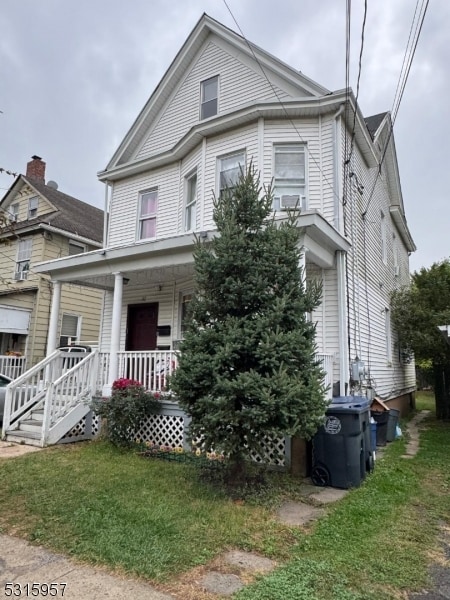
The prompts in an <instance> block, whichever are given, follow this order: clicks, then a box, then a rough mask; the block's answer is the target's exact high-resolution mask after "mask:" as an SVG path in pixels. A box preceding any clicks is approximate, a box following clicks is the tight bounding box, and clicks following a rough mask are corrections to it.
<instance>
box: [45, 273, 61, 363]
mask: <svg viewBox="0 0 450 600" xmlns="http://www.w3.org/2000/svg"><path fill="white" fill-rule="evenodd" d="M52 283H53V295H52V306H51V309H50V322H49V324H48V339H47V356H49V354H51V353H52V352H54V351H55V350H56V346H57V344H56V341H57V335H58V319H59V309H60V306H61V282H60V281H53V282H52Z"/></svg>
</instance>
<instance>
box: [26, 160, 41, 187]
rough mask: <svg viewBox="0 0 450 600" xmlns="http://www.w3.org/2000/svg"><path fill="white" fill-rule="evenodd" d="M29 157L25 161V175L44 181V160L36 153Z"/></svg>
mask: <svg viewBox="0 0 450 600" xmlns="http://www.w3.org/2000/svg"><path fill="white" fill-rule="evenodd" d="M31 159H32V160H30V162H29V163H27V177H29V178H30V179H36V181H40V182H41V183H45V162H44V161H43V160H42V158H41V157H40V156H36V155H34V156H32V157H31Z"/></svg>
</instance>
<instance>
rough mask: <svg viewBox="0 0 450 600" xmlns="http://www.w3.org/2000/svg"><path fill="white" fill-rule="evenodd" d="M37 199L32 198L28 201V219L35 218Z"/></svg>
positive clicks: (35, 197)
mask: <svg viewBox="0 0 450 600" xmlns="http://www.w3.org/2000/svg"><path fill="white" fill-rule="evenodd" d="M38 204H39V198H38V197H37V196H33V197H32V198H30V199H29V200H28V218H29V219H34V217H37V211H38Z"/></svg>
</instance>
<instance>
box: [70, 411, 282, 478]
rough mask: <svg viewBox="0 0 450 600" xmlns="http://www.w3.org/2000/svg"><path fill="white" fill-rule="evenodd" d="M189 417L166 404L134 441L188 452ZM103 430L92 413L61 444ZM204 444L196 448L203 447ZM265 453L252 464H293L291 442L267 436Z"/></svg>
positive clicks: (93, 435) (257, 456)
mask: <svg viewBox="0 0 450 600" xmlns="http://www.w3.org/2000/svg"><path fill="white" fill-rule="evenodd" d="M188 426H189V417H188V416H187V415H186V413H185V412H184V411H183V410H182V409H181V408H179V406H178V405H177V404H176V403H175V402H170V403H169V402H167V403H164V404H163V406H162V410H161V412H160V413H159V414H156V415H150V416H148V417H146V418H145V419H144V420H143V421H142V422H141V424H140V426H139V428H138V429H137V431H136V433H135V435H134V438H135V440H137V441H140V442H143V443H146V442H148V443H149V444H157V445H159V446H165V447H168V448H184V450H186V451H189V450H191V447H190V445H189V443H188V441H187V429H188ZM99 430H100V419H99V417H98V416H97V415H94V414H93V413H92V412H90V413H88V414H87V415H86V416H85V417H83V418H82V419H81V421H80V422H79V423H77V425H75V427H74V428H73V429H71V431H69V432H68V433H66V435H65V436H64V437H63V438H62V439H61V440H60V443H68V442H77V441H80V440H87V439H93V438H94V437H96V435H98V433H99ZM200 445H201V444H197V446H200ZM262 446H263V452H262V453H261V454H257V453H256V452H253V453H252V455H251V457H252V460H254V461H255V462H257V463H259V464H268V465H271V466H274V467H281V468H285V467H287V466H289V463H290V443H289V440H288V438H279V439H276V440H273V439H272V438H269V437H268V436H265V437H264V439H263V441H262Z"/></svg>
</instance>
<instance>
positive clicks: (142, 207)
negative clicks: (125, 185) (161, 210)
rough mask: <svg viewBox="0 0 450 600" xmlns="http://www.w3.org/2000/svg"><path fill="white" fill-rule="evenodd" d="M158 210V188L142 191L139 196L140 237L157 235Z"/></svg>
mask: <svg viewBox="0 0 450 600" xmlns="http://www.w3.org/2000/svg"><path fill="white" fill-rule="evenodd" d="M157 211H158V190H151V191H149V192H142V193H141V194H140V196H139V232H138V239H140V240H146V239H149V238H155V237H156V214H157Z"/></svg>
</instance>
